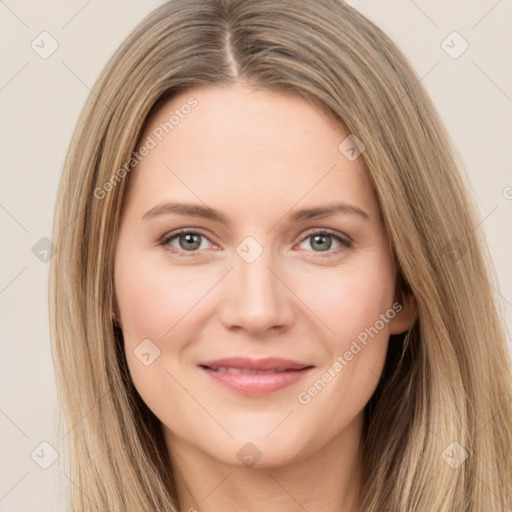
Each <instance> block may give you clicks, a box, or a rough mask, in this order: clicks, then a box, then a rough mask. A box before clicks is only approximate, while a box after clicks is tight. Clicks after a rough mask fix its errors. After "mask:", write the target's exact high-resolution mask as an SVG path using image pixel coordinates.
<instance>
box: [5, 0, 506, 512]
mask: <svg viewBox="0 0 512 512" xmlns="http://www.w3.org/2000/svg"><path fill="white" fill-rule="evenodd" d="M350 3H351V4H352V5H354V6H355V7H356V8H358V9H359V10H360V11H361V12H363V13H364V14H366V15H367V16H368V17H369V18H370V19H372V20H373V21H375V22H376V23H377V24H378V25H379V26H380V27H382V28H383V29H384V30H385V31H387V33H388V34H389V35H390V36H391V37H392V39H393V40H394V41H396V42H397V44H398V45H399V46H400V47H401V49H402V50H403V52H404V53H405V55H406V56H407V57H408V58H409V59H410V60H411V62H412V64H413V66H414V67H415V68H416V70H417V72H418V74H419V75H420V76H421V77H424V78H423V83H424V85H425V86H426V88H427V90H428V91H429V93H430V94H431V96H432V98H433V100H434V103H435V104H436V105H437V107H438V110H439V112H440V114H441V116H442V118H443V120H444V121H445V123H446V125H447V127H448V130H449V132H450V133H451V135H452V137H453V139H454V141H455V144H456V145H457V147H458V148H459V151H460V153H461V155H462V157H463V159H464V161H465V162H466V166H467V171H468V176H469V177H468V180H469V184H470V186H471V187H472V188H473V191H474V197H475V200H476V202H477V205H478V208H479V211H480V220H481V223H480V226H479V229H483V230H484V232H485V233H486V235H487V237H488V240H489V245H490V248H491V252H492V254H493V257H494V260H495V264H496V268H497V273H498V279H499V290H497V291H496V293H497V295H498V297H499V300H500V304H501V305H502V309H503V313H504V315H506V316H507V318H510V313H511V310H512V279H511V277H512V265H510V261H511V259H512V242H511V236H510V226H511V224H512V223H511V217H512V173H511V168H512V166H511V163H512V150H511V146H512V115H511V113H512V44H511V43H512V41H511V30H510V27H512V2H511V1H510V0H501V1H496V0H469V1H468V0H457V1H454V0H452V1H448V2H447V1H445V0H435V1H426V0H415V1H412V0H392V1H387V2H383V1H378V0H359V1H357V0H355V1H351V2H350ZM158 4H160V2H157V1H146V2H141V1H140V0H124V1H122V2H121V1H118V2H114V1H112V0H110V1H103V2H100V1H99V0H89V1H84V0H72V1H64V0H51V1H46V2H36V1H26V0H6V1H0V20H1V24H2V29H1V30H0V40H1V43H2V45H1V48H2V49H1V54H2V66H1V68H0V109H1V116H2V123H1V124H0V129H1V133H0V136H1V152H0V158H1V162H2V174H1V188H0V222H1V228H2V242H3V243H2V247H3V251H2V262H1V265H0V308H1V312H2V324H1V325H2V331H1V334H2V345H1V354H0V361H1V363H0V364H1V372H0V390H1V391H0V392H1V394H0V439H1V450H2V452H1V455H0V457H1V460H2V464H1V467H0V511H4V512H5V511H8V512H17V511H19V512H21V511H22V512H32V511H34V512H35V511H37V512H48V511H50V510H59V511H60V510H65V508H64V506H63V505H62V504H61V503H59V500H58V499H57V481H58V480H57V479H58V477H59V475H60V476H61V478H63V480H64V481H66V477H65V476H63V475H62V474H61V473H60V467H59V464H57V463H55V464H53V465H51V466H50V467H49V469H46V470H45V469H42V468H41V467H40V466H39V465H38V464H36V462H35V461H34V460H33V459H32V458H31V453H32V452H33V451H34V450H35V449H36V451H35V453H34V459H35V460H37V461H38V462H40V463H41V464H44V463H49V462H50V459H49V454H50V452H49V449H48V447H47V446H46V447H45V446H44V445H43V446H42V447H40V446H39V445H40V443H41V442H44V441H46V442H49V443H50V444H52V445H53V446H54V447H55V448H56V450H57V451H58V452H60V453H61V457H60V459H61V460H62V455H63V454H62V449H63V448H62V446H63V444H62V443H63V440H62V439H59V438H58V437H56V435H55V433H54V432H55V429H54V419H55V412H56V410H57V404H56V398H55V387H54V376H53V367H52V361H51V353H50V344H49V335H48V318H47V315H48V313H47V299H46V294H47V277H48V263H45V262H43V261H40V259H38V258H37V257H36V255H35V254H34V253H33V252H32V248H33V247H34V246H35V245H36V244H37V243H38V242H39V240H40V239H41V238H43V237H51V225H52V216H53V206H54V201H55V195H56V189H57V184H58V180H59V176H60V172H61V168H62V164H63V161H64V156H65V152H66V149H67V145H68V143H69V140H70V137H71V134H72V131H73V128H74V126H75V123H76V121H77V118H78V115H79V113H80V111H81V109H82V106H83V104H84V101H85V99H86V97H87V95H88V94H89V92H90V88H91V87H92V85H93V83H94V80H95V79H96V77H97V75H98V74H99V72H100V70H101V69H102V67H103V66H104V64H105V63H106V61H107V59H108V58H109V56H110V55H111V54H112V53H113V51H114V50H115V48H116V47H117V46H118V44H119V43H120V42H121V41H122V39H123V38H124V37H125V36H126V35H127V34H128V33H129V31H130V30H131V29H132V28H133V27H134V26H135V24H136V23H137V22H138V21H139V20H140V19H141V18H142V17H143V16H144V15H145V14H146V13H148V12H149V11H150V10H152V9H153V7H156V5H158ZM43 31H46V32H48V33H49V34H51V37H52V38H54V39H55V40H56V41H57V43H58V48H57V50H56V51H55V52H54V53H53V54H52V55H50V56H49V57H48V58H46V59H43V58H41V57H40V56H39V55H38V54H37V53H36V52H35V51H34V50H33V49H32V48H31V43H32V41H33V40H36V43H37V41H40V38H39V39H36V38H37V36H39V34H40V33H41V32H43ZM453 31H457V32H458V33H459V34H460V35H461V36H462V37H463V38H464V39H465V40H466V41H467V43H468V44H469V47H468V49H467V50H466V51H465V52H464V53H462V55H460V56H459V57H458V58H452V57H451V56H450V55H448V54H447V53H446V52H445V50H444V49H443V47H442V46H441V44H442V42H443V40H445V39H446V38H447V36H449V35H450V34H451V33H452V32H453ZM45 37H47V36H45ZM455 37H456V36H455ZM45 41H46V44H45V48H46V49H49V48H50V39H46V40H45ZM452 41H453V42H452ZM446 44H448V45H450V46H452V47H453V48H451V49H450V50H449V51H451V52H452V53H453V52H456V51H457V50H459V49H461V48H462V46H461V44H464V43H463V41H462V40H460V39H459V40H457V39H454V36H453V35H452V36H450V37H449V38H448V39H447V40H446V43H444V45H446ZM42 50H43V49H42V48H41V49H40V50H39V51H42ZM40 243H41V242H40ZM36 247H37V246H36ZM36 252H37V251H36ZM475 293H478V290H475ZM509 330H510V323H509ZM41 450H42V451H41ZM38 454H39V457H38Z"/></svg>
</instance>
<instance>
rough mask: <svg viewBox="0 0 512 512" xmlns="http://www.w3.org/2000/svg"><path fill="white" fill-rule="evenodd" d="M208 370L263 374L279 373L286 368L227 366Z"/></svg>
mask: <svg viewBox="0 0 512 512" xmlns="http://www.w3.org/2000/svg"><path fill="white" fill-rule="evenodd" d="M210 370H213V371H214V372H225V373H238V374H240V373H243V374H245V373H247V374H265V373H280V372H285V371H286V370H276V369H271V370H249V369H246V368H229V367H220V368H210Z"/></svg>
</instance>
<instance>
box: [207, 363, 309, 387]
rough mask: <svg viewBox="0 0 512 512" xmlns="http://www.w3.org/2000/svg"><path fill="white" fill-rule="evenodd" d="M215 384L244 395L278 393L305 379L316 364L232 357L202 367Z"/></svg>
mask: <svg viewBox="0 0 512 512" xmlns="http://www.w3.org/2000/svg"><path fill="white" fill-rule="evenodd" d="M198 366H199V367H200V368H201V369H202V370H203V371H204V372H206V373H207V374H208V375H209V376H210V377H211V378H212V379H213V381H214V382H216V383H218V384H220V385H222V386H224V387H227V388H229V389H230V390H231V391H235V392H236V393H239V394H243V395H254V396H257V395H265V394H269V393H274V392H276V391H278V390H280V389H283V388H285V387H287V386H290V385H292V384H294V383H296V382H298V381H299V380H301V379H302V378H303V377H304V376H305V375H306V374H307V373H308V372H309V370H311V369H312V368H314V366H313V365H310V364H305V363H299V362H296V361H291V360H288V359H281V358H266V359H259V360H254V359H248V358H241V357H237V358H228V359H219V360H216V361H206V362H203V363H200V364H199V365H198Z"/></svg>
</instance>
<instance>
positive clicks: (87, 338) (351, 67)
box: [50, 0, 512, 512]
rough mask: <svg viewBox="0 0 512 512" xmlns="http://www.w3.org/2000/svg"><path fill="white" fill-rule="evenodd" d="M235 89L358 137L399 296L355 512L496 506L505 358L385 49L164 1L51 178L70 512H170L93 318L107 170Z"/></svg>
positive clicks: (120, 177) (255, 13) (461, 206)
mask: <svg viewBox="0 0 512 512" xmlns="http://www.w3.org/2000/svg"><path fill="white" fill-rule="evenodd" d="M239 80H243V81H245V82H247V83H249V84H251V85H253V86H255V87H259V88H268V89H280V90H286V91H288V92H292V93H295V94H298V95H300V96H302V97H303V98H304V99H306V100H307V101H309V102H311V103H314V104H315V105H316V106H318V107H319V108H321V109H323V110H324V111H325V112H326V113H328V114H329V115H330V116H331V117H332V119H335V120H336V122H337V123H338V124H339V126H340V127H341V128H343V129H344V130H345V131H346V132H347V133H352V134H355V135H356V136H357V137H358V139H360V140H361V141H363V143H364V144H365V146H366V149H365V151H364V153H363V154H362V158H363V159H364V163H365V166H366V168H367V171H368V175H369V176H370V178H371V181H372V183H373V186H374V188H375V191H376V193H377V196H378V199H379V203H380V208H381V211H382V216H383V219H384V223H385V226H386V230H387V233H388V235H389V239H390V243H391V246H392V249H393V255H394V258H395V260H396V263H397V268H398V272H399V281H400V283H401V293H404V294H409V296H410V297H411V298H412V300H414V302H415V304H416V308H417V321H416V322H415V324H414V326H413V327H412V328H411V329H410V330H409V332H408V333H407V335H406V336H398V337H392V339H391V342H390V348H389V351H388V357H387V360H386V364H385V368H384V372H383V375H382V377H381V381H380V382H379V385H378V387H377V389H376V391H375V394H374V396H373V397H372V399H371V400H370V402H369V403H368V405H367V407H366V409H365V430H364V454H363V455H364V461H365V486H364V489H363V498H364V509H365V510H366V511H367V512H382V511H393V512H410V511H413V510H414V511H415V512H454V511H467V512H469V511H473V512H482V511H483V510H489V511H491V510H492V511H493V512H501V511H503V512H504V511H505V510H508V509H507V505H508V506H509V507H510V506H512V481H511V479H512V427H511V421H512V383H511V380H512V379H511V363H510V356H509V354H508V350H507V344H506V340H505V334H504V332H503V331H504V329H503V321H502V319H501V318H500V315H499V314H498V308H497V305H496V303H495V298H494V295H493V293H492V290H491V285H493V286H495V284H494V283H495V276H494V274H493V270H492V266H491V264H490V258H489V255H488V253H487V249H486V246H485V242H484V241H483V240H482V236H481V234H480V230H479V229H478V228H477V225H478V220H477V217H476V215H475V211H474V207H473V205H472V203H471V202H470V200H469V199H468V196H467V192H466V191H465V186H464V183H463V179H462V178H461V171H462V172H463V164H462V162H460V157H458V156H457V152H456V150H455V148H454V147H453V146H452V143H451V142H450V139H449V137H448V134H447V132H446V131H445V128H444V127H443V125H442V123H441V121H440V118H439V116H438V114H437V112H436V110H435V108H434V106H433V105H432V103H431V100H430V99H429V97H428V95H427V94H426V92H425V90H424V88H423V86H422V84H421V82H420V79H419V77H418V76H417V75H416V73H415V72H414V71H413V70H412V69H411V67H410V65H409V64H408V62H407V61H406V60H405V58H404V57H403V56H402V54H401V53H400V51H399V50H398V49H397V47H396V46H395V45H394V43H393V42H392V41H391V40H390V39H389V38H388V37H387V36H386V35H385V34H384V33H383V31H381V30H380V29H379V28H378V27H376V26H375V25H374V24H373V23H371V22H370V21H369V20H368V19H366V18H365V17H364V16H363V15H361V14H360V13H359V12H357V11H356V10H355V9H353V8H351V7H350V6H348V5H346V4H344V3H343V2H341V0H319V1H315V2H310V1H308V0H293V1H287V0H283V1H278V0H259V1H257V2H249V1H243V0H175V1H171V2H168V3H166V4H164V5H162V6H161V7H159V8H157V9H156V10H155V11H153V12H152V13H151V14H150V15H149V16H148V17H147V18H146V19H145V20H143V21H142V22H141V23H140V24H139V25H138V26H137V27H136V29H135V30H134V31H133V32H132V34H131V35H130V36H129V37H128V38H127V39H126V40H125V41H124V43H123V44H122V45H121V47H120V48H119V49H118V50H117V52H116V53H115V55H114V56H113V57H112V59H111V60H110V61H109V63H108V65H107V66H106V68H105V69H104V70H103V72H102V73H101V75H100V77H99V78H98V80H97V83H96V84H95V85H94V88H93V90H94V92H93V94H91V95H90V97H89V99H88V101H87V103H86V105H85V108H84V110H83V113H82V115H81V117H80V119H79V122H78V125H77V127H76V130H75V133H74V136H73V139H72V143H71V146H70V148H69V152H68V155H67V158H66V162H65V167H64V171H63V175H62V178H61V183H60V188H59V192H58V201H57V205H56V210H55V224H54V232H53V242H54V243H55V244H56V246H57V248H58V249H57V252H56V254H55V256H54V257H53V258H52V260H51V276H50V317H51V337H52V350H53V357H54V363H55V368H56V376H57V384H58V391H59V399H60V402H61V404H62V408H63V412H64V420H65V427H64V428H65V433H66V440H67V443H68V444H67V447H68V449H69V459H70V464H69V475H68V476H69V479H70V480H71V482H72V483H71V484H70V492H71V495H70V499H71V509H72V510H73V511H92V510H108V511H109V512H126V511H137V512H145V511H148V512H149V511H155V510H168V511H177V510H178V508H177V507H178V503H177V499H176V485H177V478H179V475H177V474H175V473H174V472H173V468H172V467H171V464H170V462H169V458H168V454H167V450H166V446H165V444H164V441H163V436H162V431H161V425H160V423H159V421H158V420H157V418H156V417H155V416H154V415H153V414H152V412H151V411H150V410H149V409H148V407H147V406H146V405H145V403H144V402H143V401H142V399H141V398H140V396H139V395H138V393H137V392H136V390H135V388H134V386H133V384H132V382H131V379H130V375H129V371H128V369H127V364H126V360H125V356H124V350H123V343H122V334H120V333H119V331H117V330H116V329H115V327H114V326H113V322H112V312H113V311H114V310H115V309H114V308H115V297H114V293H113V289H114V288H113V261H114V251H115V246H116V239H117V235H118V228H119V222H120V214H121V211H122V207H123V204H124V198H125V195H126V191H127V186H128V183H129V182H130V176H131V174H132V173H133V172H136V171H131V172H130V171H129V170H128V171H126V167H125V166H126V162H127V161H130V157H131V156H132V152H133V151H134V150H136V149H137V147H138V146H137V145H138V144H139V143H140V136H141V133H142V132H143V129H144V127H145V124H146V121H147V119H148V116H149V115H150V114H151V113H153V112H155V110H156V109H157V108H158V107H159V105H161V104H162V102H163V101H164V100H166V99H168V98H171V97H172V96H173V95H175V94H176V93H178V92H181V91H184V90H186V89H187V88H189V87H191V86H197V85H204V86H205V87H206V86H208V85H210V84H232V83H235V82H236V81H239ZM123 167H124V168H125V171H126V172H125V173H120V172H119V170H120V169H122V168H123ZM107 182H109V183H111V185H110V186H107V187H105V184H106V183H107ZM98 190H99V191H100V192H98ZM452 443H457V444H452ZM466 456H467V458H466V459H465V460H464V457H466ZM454 457H455V459H457V460H458V463H457V464H453V463H451V460H454ZM462 461H463V462H462ZM456 466H457V467H456Z"/></svg>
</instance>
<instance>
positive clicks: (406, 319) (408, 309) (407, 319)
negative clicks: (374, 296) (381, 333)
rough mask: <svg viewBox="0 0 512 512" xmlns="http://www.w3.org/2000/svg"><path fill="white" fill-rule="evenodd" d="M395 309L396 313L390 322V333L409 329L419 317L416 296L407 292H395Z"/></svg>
mask: <svg viewBox="0 0 512 512" xmlns="http://www.w3.org/2000/svg"><path fill="white" fill-rule="evenodd" d="M395 304H396V307H395ZM393 309H394V310H395V312H396V314H395V316H394V318H392V319H391V321H390V322H389V327H390V334H402V333H404V332H406V331H408V330H409V329H410V328H411V327H412V326H413V324H414V321H415V320H416V317H417V308H416V301H415V300H414V297H413V296H412V295H411V294H410V293H406V292H397V293H395V301H394V303H393Z"/></svg>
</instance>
